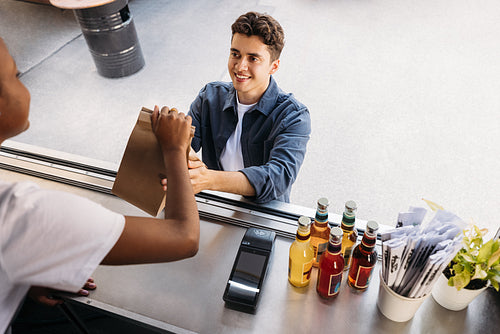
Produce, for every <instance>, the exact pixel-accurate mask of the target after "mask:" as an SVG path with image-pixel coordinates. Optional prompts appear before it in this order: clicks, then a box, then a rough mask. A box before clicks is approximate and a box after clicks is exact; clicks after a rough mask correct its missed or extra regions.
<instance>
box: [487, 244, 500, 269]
mask: <svg viewBox="0 0 500 334" xmlns="http://www.w3.org/2000/svg"><path fill="white" fill-rule="evenodd" d="M498 259H500V248H499V249H497V250H496V252H494V253H493V254H491V257H490V259H489V260H488V267H491V266H492V265H493V264H494V263H495V262H497V261H498Z"/></svg>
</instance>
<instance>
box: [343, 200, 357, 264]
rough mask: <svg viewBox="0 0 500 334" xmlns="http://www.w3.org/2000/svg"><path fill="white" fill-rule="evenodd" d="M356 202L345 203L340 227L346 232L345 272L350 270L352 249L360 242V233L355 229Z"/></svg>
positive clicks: (344, 241)
mask: <svg viewBox="0 0 500 334" xmlns="http://www.w3.org/2000/svg"><path fill="white" fill-rule="evenodd" d="M356 209H357V206H356V202H354V201H347V202H346V203H345V209H344V214H343V215H342V223H341V224H340V227H341V228H342V231H343V232H344V235H343V236H342V254H343V255H344V264H345V265H344V270H347V269H349V261H350V259H351V253H352V249H353V248H354V246H355V245H356V241H357V240H358V231H357V230H356V229H355V228H354V223H355V221H356Z"/></svg>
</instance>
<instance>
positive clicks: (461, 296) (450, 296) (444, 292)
mask: <svg viewBox="0 0 500 334" xmlns="http://www.w3.org/2000/svg"><path fill="white" fill-rule="evenodd" d="M487 287H488V286H487V285H486V286H485V287H484V288H481V289H477V290H469V289H461V290H460V291H458V290H457V288H455V287H454V286H449V285H448V279H447V278H446V276H444V275H443V274H441V275H440V276H439V279H438V281H437V282H436V284H434V288H433V289H432V297H433V298H434V300H435V301H436V302H437V303H438V304H439V305H441V306H442V307H444V308H447V309H448V310H451V311H460V310H463V309H464V308H466V307H467V306H468V305H469V303H470V302H471V301H473V300H474V298H476V297H477V296H479V295H480V294H481V292H483V291H484V290H486V288H487Z"/></svg>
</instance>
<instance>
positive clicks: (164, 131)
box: [0, 38, 200, 333]
mask: <svg viewBox="0 0 500 334" xmlns="http://www.w3.org/2000/svg"><path fill="white" fill-rule="evenodd" d="M0 64H1V66H0V144H1V143H2V142H3V141H4V140H6V139H8V138H10V137H13V136H15V135H17V134H19V133H21V132H23V131H25V130H26V129H28V127H29V121H28V115H29V103H30V95H29V92H28V90H27V89H26V87H25V86H24V85H23V84H22V83H21V82H20V81H19V80H18V78H17V73H18V72H17V68H16V65H15V63H14V60H13V59H12V57H11V56H10V54H9V53H8V51H7V47H6V45H5V43H4V42H3V40H2V39H1V38H0ZM152 124H153V131H154V133H155V135H156V137H157V139H158V141H159V143H160V145H161V148H162V151H163V158H164V161H165V165H166V167H165V173H166V175H167V177H168V180H169V182H168V185H169V187H168V189H167V203H166V210H165V219H156V218H146V217H129V216H125V217H124V216H123V215H121V214H118V213H115V212H112V211H110V210H108V209H106V208H104V207H102V206H100V205H98V204H96V203H94V202H91V201H90V200H88V199H85V198H81V197H78V196H75V195H72V194H69V193H62V192H57V191H51V190H44V189H40V188H39V187H38V186H37V185H35V184H33V183H30V182H20V183H9V182H5V181H3V180H0V283H1V284H0V333H4V332H5V330H6V329H7V327H8V326H9V323H10V321H11V320H12V317H13V316H14V314H15V311H16V309H17V308H18V306H19V304H20V303H21V302H22V300H23V298H24V296H25V295H26V293H27V291H28V289H29V288H30V287H32V286H41V287H50V288H54V289H58V290H64V291H70V292H76V291H78V290H79V289H80V287H82V286H83V285H84V283H85V282H86V281H87V278H88V277H89V276H90V275H91V274H92V272H93V271H94V270H95V269H96V267H97V266H98V265H99V264H100V263H102V264H108V265H116V264H137V263H152V262H167V261H175V260H179V259H183V258H186V257H190V256H194V255H195V254H196V252H197V251H198V243H199V233H200V232H199V231H200V227H199V218H198V210H197V206H196V202H195V198H194V194H193V190H192V187H191V184H190V181H189V173H188V169H187V164H186V151H187V149H188V148H189V139H190V134H191V117H189V116H184V115H183V114H182V113H180V114H179V113H177V111H176V110H175V109H172V110H169V109H168V108H166V107H164V108H162V110H161V112H160V111H159V109H158V107H155V111H154V113H153V116H152ZM45 301H46V302H49V303H50V300H45ZM58 302H60V301H52V303H58Z"/></svg>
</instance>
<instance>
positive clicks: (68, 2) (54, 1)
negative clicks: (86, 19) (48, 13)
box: [50, 0, 115, 9]
mask: <svg viewBox="0 0 500 334" xmlns="http://www.w3.org/2000/svg"><path fill="white" fill-rule="evenodd" d="M113 1H115V0H50V3H51V5H52V6H54V7H58V8H64V9H83V8H92V7H98V6H103V5H107V4H108V3H111V2H113Z"/></svg>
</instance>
